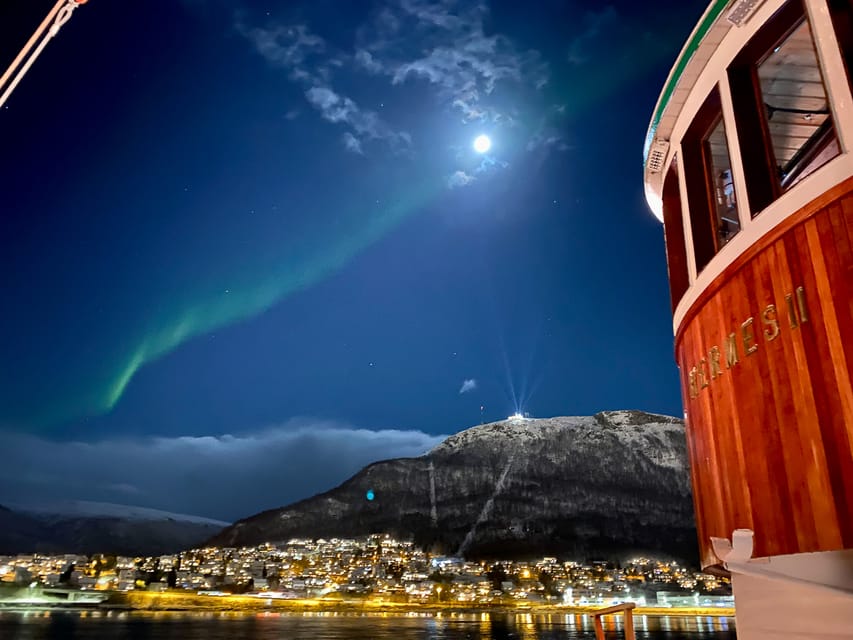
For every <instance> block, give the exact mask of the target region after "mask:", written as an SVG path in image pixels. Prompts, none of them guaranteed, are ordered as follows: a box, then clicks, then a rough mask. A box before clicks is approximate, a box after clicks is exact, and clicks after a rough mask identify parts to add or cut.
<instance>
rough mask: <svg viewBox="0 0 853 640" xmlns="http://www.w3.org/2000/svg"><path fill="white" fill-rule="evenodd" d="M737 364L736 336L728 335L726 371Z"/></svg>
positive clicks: (738, 360) (738, 359)
mask: <svg viewBox="0 0 853 640" xmlns="http://www.w3.org/2000/svg"><path fill="white" fill-rule="evenodd" d="M738 362H740V358H738V355H737V335H736V334H734V333H730V334H729V337H728V339H727V340H726V369H731V368H732V367H733V366H735V365H736V364H737V363H738Z"/></svg>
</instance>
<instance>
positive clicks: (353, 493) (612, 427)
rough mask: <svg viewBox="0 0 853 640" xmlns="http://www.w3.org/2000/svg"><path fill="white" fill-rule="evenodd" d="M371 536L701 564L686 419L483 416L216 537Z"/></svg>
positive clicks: (505, 551)
mask: <svg viewBox="0 0 853 640" xmlns="http://www.w3.org/2000/svg"><path fill="white" fill-rule="evenodd" d="M368 492H370V496H372V499H370V498H369V497H368ZM370 533H392V534H394V535H398V536H400V537H407V538H411V539H414V540H415V542H416V543H418V544H421V545H423V546H424V547H429V548H431V549H432V550H436V549H438V550H440V551H442V552H444V553H461V554H464V555H468V556H471V557H480V556H505V557H508V558H509V557H519V556H523V555H533V554H536V553H544V554H548V555H554V554H561V555H573V556H579V555H584V556H602V557H608V558H610V557H613V558H616V557H619V556H621V555H625V554H630V553H634V552H656V553H658V554H661V553H664V554H665V553H667V552H668V553H669V554H670V555H671V556H672V557H675V558H678V559H688V560H689V561H691V562H692V561H693V560H694V559H695V557H696V555H695V553H696V542H695V540H696V536H695V528H694V524H693V511H692V499H691V495H690V483H689V473H688V467H687V453H686V441H685V437H684V424H683V422H682V421H681V420H679V419H678V418H673V417H671V416H662V415H656V414H649V413H645V412H641V411H608V412H601V413H598V414H596V415H594V416H569V417H556V418H545V419H515V420H513V419H509V420H503V421H498V422H494V423H489V424H485V425H478V426H475V427H471V428H469V429H465V430H463V431H460V432H459V433H457V434H454V435H452V436H449V437H448V438H447V439H446V440H444V441H443V442H442V443H440V444H438V445H437V446H435V447H434V448H433V449H431V450H430V451H428V452H426V453H424V454H423V455H422V456H419V457H416V458H397V459H392V460H382V461H378V462H374V463H372V464H370V465H367V466H366V467H364V468H363V469H362V470H360V471H359V472H358V473H356V474H355V475H354V476H352V477H351V478H349V479H348V480H346V481H345V482H343V483H342V484H340V485H339V486H337V487H334V488H332V489H330V490H329V491H326V492H323V493H321V494H318V495H316V496H313V497H311V498H306V499H303V500H300V501H298V502H295V503H293V504H291V505H287V506H284V507H280V508H277V509H268V510H266V511H263V512H261V513H259V514H256V515H254V516H250V517H249V518H245V519H243V520H240V521H238V522H236V523H235V524H234V525H232V526H231V527H228V528H226V529H225V530H223V531H222V532H220V533H219V534H217V535H216V536H214V537H213V538H212V539H211V540H210V543H211V544H218V545H221V546H246V545H251V544H259V543H262V542H285V541H286V540H287V539H290V538H296V537H315V538H318V537H355V536H358V535H367V534H370ZM664 539H666V540H668V541H670V544H667V545H664V544H662V541H663V540H664Z"/></svg>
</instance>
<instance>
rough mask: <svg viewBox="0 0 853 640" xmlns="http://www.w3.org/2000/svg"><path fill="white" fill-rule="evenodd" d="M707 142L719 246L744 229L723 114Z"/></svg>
mask: <svg viewBox="0 0 853 640" xmlns="http://www.w3.org/2000/svg"><path fill="white" fill-rule="evenodd" d="M705 144H706V145H707V147H708V160H709V173H710V179H711V188H712V191H713V196H714V223H715V229H716V233H717V247H718V248H719V247H722V246H723V245H725V244H726V243H727V242H728V241H729V240H731V238H732V237H733V236H734V235H735V234H736V233H737V232H738V231H740V221H739V220H738V217H737V199H736V197H735V185H734V181H733V180H732V161H731V158H730V157H729V143H728V142H727V141H726V127H725V124H724V123H723V117H722V115H720V116H719V118H718V119H717V123H716V124H715V125H714V126H713V128H712V129H711V131H710V133H709V134H708V136H707V137H706V140H705Z"/></svg>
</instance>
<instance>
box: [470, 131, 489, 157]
mask: <svg viewBox="0 0 853 640" xmlns="http://www.w3.org/2000/svg"><path fill="white" fill-rule="evenodd" d="M491 148H492V141H491V139H490V138H489V136H487V135H485V134H482V135H479V136H477V137H476V138H474V151H476V152H477V153H486V151H488V150H489V149H491Z"/></svg>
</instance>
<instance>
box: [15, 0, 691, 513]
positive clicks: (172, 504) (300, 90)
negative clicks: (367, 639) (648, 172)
mask: <svg viewBox="0 0 853 640" xmlns="http://www.w3.org/2000/svg"><path fill="white" fill-rule="evenodd" d="M53 4H54V1H53V0H17V1H13V2H4V3H2V7H0V65H2V66H3V67H5V65H7V64H8V63H9V62H11V60H12V58H13V57H14V55H15V54H16V53H17V51H18V49H19V48H20V47H21V46H22V45H23V44H24V42H25V41H26V39H27V38H28V37H29V36H30V34H31V33H32V31H33V30H34V29H35V27H36V26H37V24H38V23H39V21H40V20H41V19H42V17H43V16H44V15H45V14H46V13H47V11H48V9H49V8H50V7H51V6H52V5H53ZM705 5H706V2H703V1H689V2H688V1H685V0H672V1H671V2H669V3H667V2H663V3H657V4H655V5H653V6H650V5H646V4H644V3H636V2H627V1H624V2H613V3H611V4H605V3H598V2H595V3H581V2H570V1H557V0H537V1H536V2H526V3H521V2H516V1H515V0H507V1H505V2H499V1H497V0H494V1H492V2H489V3H476V2H467V1H462V2H454V1H451V0H447V1H428V0H387V1H386V0H376V1H370V2H368V1H367V0H364V1H359V2H339V1H337V0H312V1H311V2H301V3H297V2H284V1H274V0H267V1H265V2H260V1H254V0H246V1H238V2H225V1H224V0H182V1H181V0H146V1H145V2H138V3H131V2H123V1H116V0H91V2H89V3H88V4H87V5H85V6H83V7H81V8H80V9H78V10H77V11H76V12H75V14H74V15H73V18H72V19H71V21H70V22H69V23H68V24H67V25H66V26H65V27H64V28H63V29H62V31H61V32H60V34H59V36H58V37H57V38H56V39H55V40H54V41H53V42H52V43H51V44H49V45H48V47H47V49H46V50H45V53H44V54H43V55H42V57H41V58H40V59H39V60H38V61H37V63H36V64H35V66H34V67H33V68H32V70H31V72H30V73H29V74H28V75H27V77H26V78H25V79H24V81H23V82H22V83H21V85H20V86H19V87H18V89H17V90H16V92H15V93H14V94H13V97H12V99H11V100H10V101H9V103H8V104H7V106H6V107H4V108H3V109H2V110H0V140H2V146H0V149H2V154H0V185H2V196H3V197H2V201H0V274H2V278H0V292H2V313H0V450H1V451H2V452H3V457H4V461H3V464H2V465H0V503H3V504H9V503H15V504H34V503H39V502H45V501H54V500H65V499H84V500H97V501H103V502H114V503H121V504H133V505H140V506H147V507H154V508H161V509H167V510H171V511H178V512H182V513H192V514H196V515H203V516H209V517H214V518H219V519H224V520H232V519H235V518H239V517H243V516H247V515H250V514H251V513H254V512H256V511H258V510H261V509H264V508H271V507H275V506H279V505H282V504H286V503H288V502H291V501H293V500H295V499H299V498H302V497H306V496H308V495H312V494H313V493H315V492H318V491H321V490H325V489H328V488H331V487H332V486H334V485H336V484H337V483H339V482H341V481H342V480H344V479H346V478H347V477H348V476H349V475H351V474H352V473H353V472H354V471H356V470H357V469H358V468H360V467H361V466H362V465H364V464H366V463H368V462H371V461H375V460H379V459H384V458H388V457H397V456H409V455H419V454H421V453H423V452H424V451H426V450H427V449H428V448H430V447H431V446H433V445H434V444H436V443H437V442H438V441H440V440H441V438H442V437H443V436H446V435H448V434H451V433H454V432H456V431H459V430H461V429H464V428H467V427H470V426H473V425H475V424H478V423H479V422H481V421H482V420H485V421H493V420H498V419H501V418H504V417H506V416H507V415H508V414H511V413H514V412H515V411H522V412H529V413H530V414H531V415H533V416H553V415H587V414H592V413H594V412H597V411H601V410H606V409H623V408H631V409H642V410H647V411H651V412H658V413H665V414H670V415H681V413H682V409H681V401H680V398H679V390H678V382H677V371H676V368H675V365H674V362H673V356H672V333H671V316H670V310H669V296H668V290H667V280H666V263H665V256H664V248H663V237H662V229H661V226H660V224H659V223H657V222H656V220H655V219H654V217H653V216H652V215H651V213H649V212H648V210H647V208H646V206H645V202H644V199H643V184H642V182H643V180H642V146H643V139H644V136H645V132H646V127H647V125H648V121H649V119H650V116H651V112H652V109H653V107H654V104H655V101H656V99H657V96H658V94H659V92H660V89H661V87H662V85H663V82H664V80H665V78H666V75H667V73H668V71H669V69H670V67H671V65H672V64H673V62H674V60H675V57H676V56H677V54H678V51H679V50H680V48H681V46H682V44H683V42H684V41H685V40H686V38H687V36H688V35H689V33H690V31H691V29H692V28H693V26H694V24H695V23H696V21H697V20H698V18H699V16H700V15H701V13H702V11H703V10H704V8H705ZM481 134H485V135H488V136H489V137H490V138H491V141H492V147H491V149H490V150H489V151H488V152H486V153H483V154H481V153H477V152H476V151H475V150H474V148H473V144H472V143H473V140H474V139H475V138H476V137H477V136H478V135H481Z"/></svg>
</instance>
